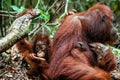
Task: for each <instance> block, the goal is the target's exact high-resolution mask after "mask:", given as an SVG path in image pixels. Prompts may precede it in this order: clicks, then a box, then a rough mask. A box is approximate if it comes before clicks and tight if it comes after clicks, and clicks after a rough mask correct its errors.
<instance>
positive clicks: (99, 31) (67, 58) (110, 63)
mask: <svg viewBox="0 0 120 80" xmlns="http://www.w3.org/2000/svg"><path fill="white" fill-rule="evenodd" d="M112 20H113V14H112V11H111V10H110V8H109V7H107V6H106V5H102V4H96V5H94V6H93V7H91V8H90V9H88V10H87V11H85V12H82V13H75V14H74V13H72V14H71V15H67V16H66V17H65V18H64V19H63V21H62V24H61V26H60V27H59V29H58V30H57V32H56V34H55V36H54V39H53V46H52V48H51V51H52V57H51V62H50V67H49V70H48V74H49V76H50V77H51V79H52V80H112V78H111V76H110V74H109V72H110V71H111V70H113V69H114V68H115V67H116V61H115V57H114V55H113V53H112V51H111V50H110V49H109V48H107V49H106V50H105V51H104V54H103V55H102V58H101V60H100V61H98V55H97V54H96V53H94V52H93V51H92V50H91V49H90V45H88V44H92V43H97V42H98V43H102V44H106V43H107V44H111V43H114V42H115V41H116V39H117V33H116V31H115V30H114V29H113V27H112ZM79 42H80V45H81V43H82V45H81V46H83V47H80V48H79V47H78V44H79ZM76 46H77V47H76ZM82 48H83V49H82ZM101 54H102V53H101Z"/></svg>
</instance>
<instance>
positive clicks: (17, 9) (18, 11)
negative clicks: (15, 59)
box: [10, 5, 25, 13]
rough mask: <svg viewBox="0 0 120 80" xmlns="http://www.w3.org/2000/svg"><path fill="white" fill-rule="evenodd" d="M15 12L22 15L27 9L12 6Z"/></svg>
mask: <svg viewBox="0 0 120 80" xmlns="http://www.w3.org/2000/svg"><path fill="white" fill-rule="evenodd" d="M10 7H11V8H12V9H13V10H14V11H16V12H17V13H21V12H23V11H24V10H25V8H24V7H23V6H21V7H20V8H19V7H17V6H14V5H13V6H10Z"/></svg>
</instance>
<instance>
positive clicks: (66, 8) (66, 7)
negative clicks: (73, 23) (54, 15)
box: [65, 0, 69, 14]
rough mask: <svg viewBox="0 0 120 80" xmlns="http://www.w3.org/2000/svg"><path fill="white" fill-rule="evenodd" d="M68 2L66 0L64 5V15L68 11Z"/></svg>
mask: <svg viewBox="0 0 120 80" xmlns="http://www.w3.org/2000/svg"><path fill="white" fill-rule="evenodd" d="M68 2H69V0H66V4H65V14H67V11H68Z"/></svg>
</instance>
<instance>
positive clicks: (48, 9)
mask: <svg viewBox="0 0 120 80" xmlns="http://www.w3.org/2000/svg"><path fill="white" fill-rule="evenodd" d="M57 1H58V0H56V1H55V2H54V3H53V4H52V5H51V6H50V8H49V9H48V10H47V11H46V12H48V11H49V10H50V9H51V8H52V7H54V6H55V4H56V3H57Z"/></svg>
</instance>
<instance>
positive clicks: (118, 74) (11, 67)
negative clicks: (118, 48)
mask: <svg viewBox="0 0 120 80" xmlns="http://www.w3.org/2000/svg"><path fill="white" fill-rule="evenodd" d="M117 61H118V62H119V64H118V66H117V69H116V70H114V71H112V75H113V76H114V77H115V79H114V80H120V58H119V60H117ZM27 67H29V66H26V64H25V63H23V56H22V55H21V54H20V53H19V52H18V51H17V49H16V47H15V46H14V47H12V48H11V49H10V50H7V52H4V53H1V54H0V80H41V79H40V75H39V76H28V75H27V74H26V68H27Z"/></svg>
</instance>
